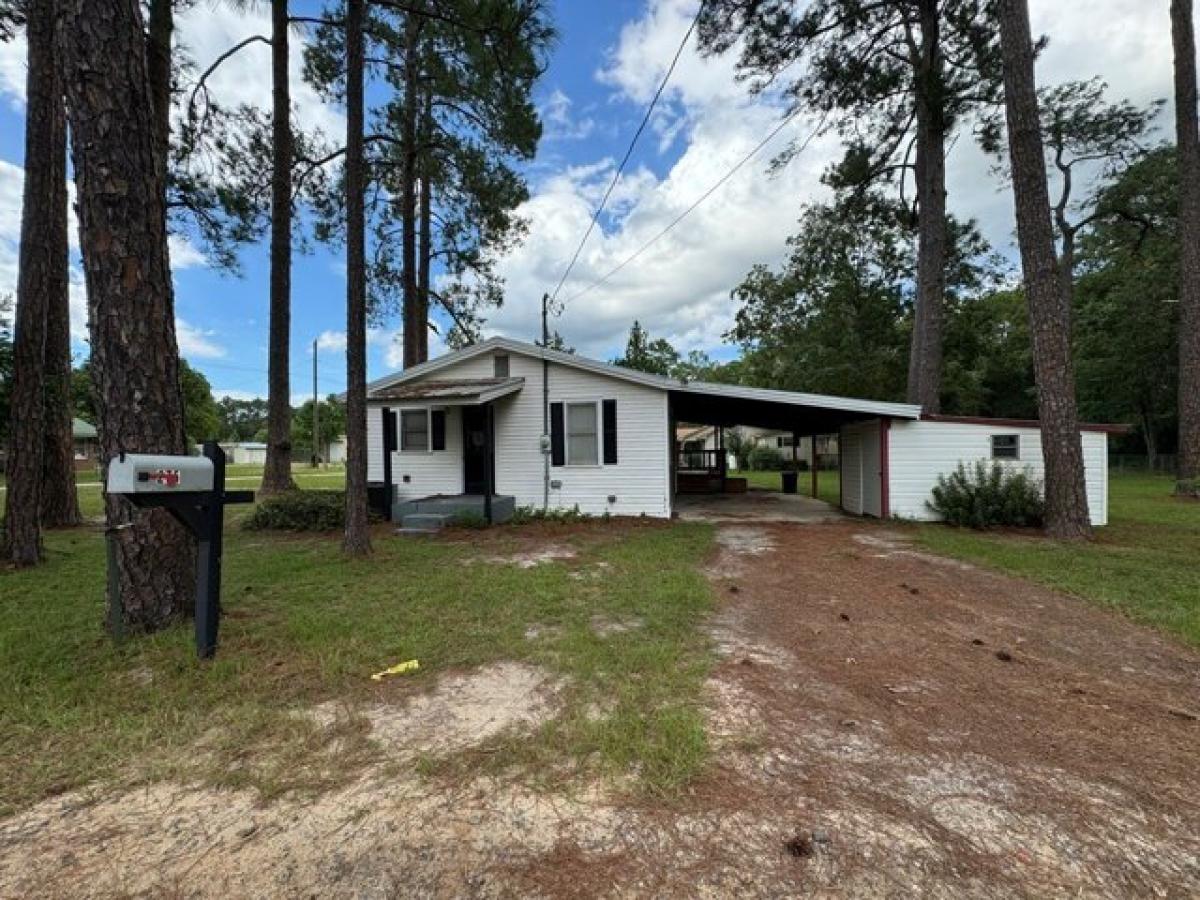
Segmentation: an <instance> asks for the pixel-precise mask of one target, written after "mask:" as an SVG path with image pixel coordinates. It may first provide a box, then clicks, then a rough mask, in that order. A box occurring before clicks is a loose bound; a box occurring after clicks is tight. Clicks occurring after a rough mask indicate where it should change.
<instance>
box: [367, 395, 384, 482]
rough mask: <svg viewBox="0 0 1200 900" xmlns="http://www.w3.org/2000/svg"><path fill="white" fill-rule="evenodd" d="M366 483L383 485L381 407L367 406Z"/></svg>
mask: <svg viewBox="0 0 1200 900" xmlns="http://www.w3.org/2000/svg"><path fill="white" fill-rule="evenodd" d="M367 481H369V482H371V483H372V484H382V483H383V406H382V405H380V406H375V405H374V404H369V405H368V406H367Z"/></svg>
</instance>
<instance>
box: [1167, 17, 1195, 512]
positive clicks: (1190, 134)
mask: <svg viewBox="0 0 1200 900" xmlns="http://www.w3.org/2000/svg"><path fill="white" fill-rule="evenodd" d="M1171 42H1172V44H1173V46H1174V50H1175V134H1176V144H1177V147H1178V150H1177V154H1178V164H1179V457H1178V460H1179V461H1178V464H1177V486H1176V489H1177V491H1178V492H1179V493H1181V494H1189V495H1191V496H1200V131H1198V129H1197V121H1196V118H1197V113H1196V100H1197V98H1196V34H1195V25H1194V23H1193V19H1192V0H1171Z"/></svg>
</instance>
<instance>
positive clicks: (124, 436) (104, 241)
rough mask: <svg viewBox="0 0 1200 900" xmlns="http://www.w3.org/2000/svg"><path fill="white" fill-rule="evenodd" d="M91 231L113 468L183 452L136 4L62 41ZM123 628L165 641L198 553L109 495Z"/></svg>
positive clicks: (108, 7) (97, 338)
mask: <svg viewBox="0 0 1200 900" xmlns="http://www.w3.org/2000/svg"><path fill="white" fill-rule="evenodd" d="M59 33H60V35H61V47H62V49H63V61H64V65H65V70H64V71H65V79H66V88H67V101H68V103H67V112H68V117H69V120H70V125H71V135H72V141H71V147H72V161H73V163H74V169H75V181H76V185H77V187H78V194H79V204H78V211H79V231H80V243H81V246H82V251H83V268H84V274H85V276H86V281H87V293H88V325H89V331H90V336H91V345H92V357H91V364H90V366H89V368H90V369H91V373H92V380H93V386H94V389H95V397H96V405H97V411H98V413H99V423H98V424H99V431H100V451H101V458H102V459H103V460H106V461H107V460H108V459H110V458H112V457H113V456H115V455H117V454H118V453H120V452H122V451H129V452H138V453H185V452H186V451H187V444H186V440H185V438H184V430H183V398H182V394H181V391H180V384H179V352H178V347H177V344H176V340H175V317H174V312H173V310H174V302H173V298H172V294H171V290H172V288H171V273H170V271H169V267H168V263H167V228H166V208H165V207H166V203H165V196H164V185H165V178H166V175H165V167H164V161H163V159H162V156H161V155H160V154H159V153H158V151H157V146H156V131H155V114H154V110H155V105H154V99H153V97H152V94H151V84H150V79H149V76H148V72H147V62H146V53H145V37H144V33H145V32H144V27H143V22H142V13H141V8H140V6H139V3H138V0H109V2H105V3H96V2H93V0H65V2H64V3H63V19H62V28H61V30H60V32H59ZM105 512H106V514H107V519H108V525H109V527H110V528H118V527H119V526H123V525H125V524H127V523H128V524H129V527H119V530H117V531H116V532H115V540H116V550H117V552H116V563H117V573H118V582H119V589H120V596H119V598H118V597H113V596H110V597H109V598H108V600H109V603H110V604H112V603H114V602H117V601H119V602H120V604H121V614H122V617H123V620H124V622H125V626H126V628H127V629H128V630H131V631H138V630H141V631H153V630H156V629H159V628H162V627H164V626H166V625H168V624H170V623H171V622H173V621H175V620H176V619H177V618H178V616H179V615H180V614H181V613H182V612H183V611H184V610H186V609H187V608H189V607H190V606H191V605H192V603H193V599H194V598H193V592H194V588H195V551H194V549H193V547H192V541H191V538H190V536H189V535H188V534H187V532H186V531H185V530H184V529H183V527H182V526H180V525H178V524H177V523H176V522H175V521H174V519H172V518H171V516H170V515H169V514H168V513H166V512H165V511H163V510H153V511H147V512H142V511H138V510H135V509H134V508H133V507H132V506H131V505H130V504H129V503H128V502H127V501H125V500H124V499H122V498H120V497H117V496H113V495H107V496H106V498H105Z"/></svg>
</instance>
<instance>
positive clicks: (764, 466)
mask: <svg viewBox="0 0 1200 900" xmlns="http://www.w3.org/2000/svg"><path fill="white" fill-rule="evenodd" d="M746 461H747V462H748V463H749V464H750V469H751V471H754V472H778V471H779V470H780V469H782V468H783V454H781V453H780V452H779V451H778V450H776V449H775V448H774V447H769V446H767V445H766V444H755V445H754V447H752V448H751V449H750V455H749V456H748V458H747V460H746Z"/></svg>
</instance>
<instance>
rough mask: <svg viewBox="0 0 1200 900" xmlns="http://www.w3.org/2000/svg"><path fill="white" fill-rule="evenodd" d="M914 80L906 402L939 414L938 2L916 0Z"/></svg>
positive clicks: (942, 208) (942, 254)
mask: <svg viewBox="0 0 1200 900" xmlns="http://www.w3.org/2000/svg"><path fill="white" fill-rule="evenodd" d="M920 24H921V55H920V70H919V72H918V74H917V85H918V87H917V96H916V112H917V135H916V136H917V151H916V159H915V167H916V181H917V216H918V218H917V304H916V309H915V311H914V315H913V336H912V347H911V349H910V352H909V365H908V401H909V402H910V403H917V404H920V405H921V406H922V407H923V408H924V409H925V411H926V412H930V413H936V412H940V411H941V405H942V320H943V303H944V297H945V293H946V120H945V110H944V109H943V103H944V101H943V99H942V66H943V63H942V56H941V45H940V36H939V30H938V10H937V2H936V0H920Z"/></svg>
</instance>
